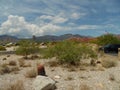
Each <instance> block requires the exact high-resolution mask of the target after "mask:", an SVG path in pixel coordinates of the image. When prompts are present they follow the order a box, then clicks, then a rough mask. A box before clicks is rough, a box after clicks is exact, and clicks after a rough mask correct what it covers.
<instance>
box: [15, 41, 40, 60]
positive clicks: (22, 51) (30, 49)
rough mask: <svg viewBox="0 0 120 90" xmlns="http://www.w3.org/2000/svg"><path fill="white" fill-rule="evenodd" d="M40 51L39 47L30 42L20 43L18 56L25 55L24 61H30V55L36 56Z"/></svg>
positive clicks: (17, 50)
mask: <svg viewBox="0 0 120 90" xmlns="http://www.w3.org/2000/svg"><path fill="white" fill-rule="evenodd" d="M38 51H39V48H38V46H37V45H35V43H34V42H32V41H29V40H23V41H20V46H19V48H17V49H16V54H18V55H23V56H24V59H28V55H30V54H35V53H36V52H38Z"/></svg>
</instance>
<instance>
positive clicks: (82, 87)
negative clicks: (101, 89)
mask: <svg viewBox="0 0 120 90" xmlns="http://www.w3.org/2000/svg"><path fill="white" fill-rule="evenodd" d="M80 90H91V89H90V87H89V86H88V85H87V84H81V85H80Z"/></svg>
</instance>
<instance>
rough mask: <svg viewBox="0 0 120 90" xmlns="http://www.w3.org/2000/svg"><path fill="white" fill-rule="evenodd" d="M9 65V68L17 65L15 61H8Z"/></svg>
mask: <svg viewBox="0 0 120 90" xmlns="http://www.w3.org/2000/svg"><path fill="white" fill-rule="evenodd" d="M9 65H11V66H16V65H17V63H16V61H10V62H9Z"/></svg>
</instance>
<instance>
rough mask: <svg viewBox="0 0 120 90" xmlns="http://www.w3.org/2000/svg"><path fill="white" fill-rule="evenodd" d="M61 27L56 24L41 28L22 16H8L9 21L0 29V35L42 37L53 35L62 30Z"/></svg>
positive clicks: (45, 25)
mask: <svg viewBox="0 0 120 90" xmlns="http://www.w3.org/2000/svg"><path fill="white" fill-rule="evenodd" d="M60 29H61V27H60V26H57V25H55V24H52V23H51V24H44V25H42V26H39V25H37V24H31V23H28V22H26V21H25V19H24V17H21V16H13V15H10V16H8V20H7V21H5V22H3V23H2V24H1V27H0V35H3V34H8V35H14V36H20V37H22V36H23V37H31V36H32V35H36V36H41V35H44V34H49V33H50V34H52V33H54V32H57V31H58V30H60Z"/></svg>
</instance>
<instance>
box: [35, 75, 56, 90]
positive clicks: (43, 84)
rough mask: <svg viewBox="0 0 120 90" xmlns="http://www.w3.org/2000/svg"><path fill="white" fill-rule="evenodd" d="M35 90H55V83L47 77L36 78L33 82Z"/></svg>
mask: <svg viewBox="0 0 120 90" xmlns="http://www.w3.org/2000/svg"><path fill="white" fill-rule="evenodd" d="M33 88H34V89H35V90H55V81H54V80H52V79H51V78H49V77H45V76H37V77H36V79H35V81H34V82H33Z"/></svg>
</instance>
